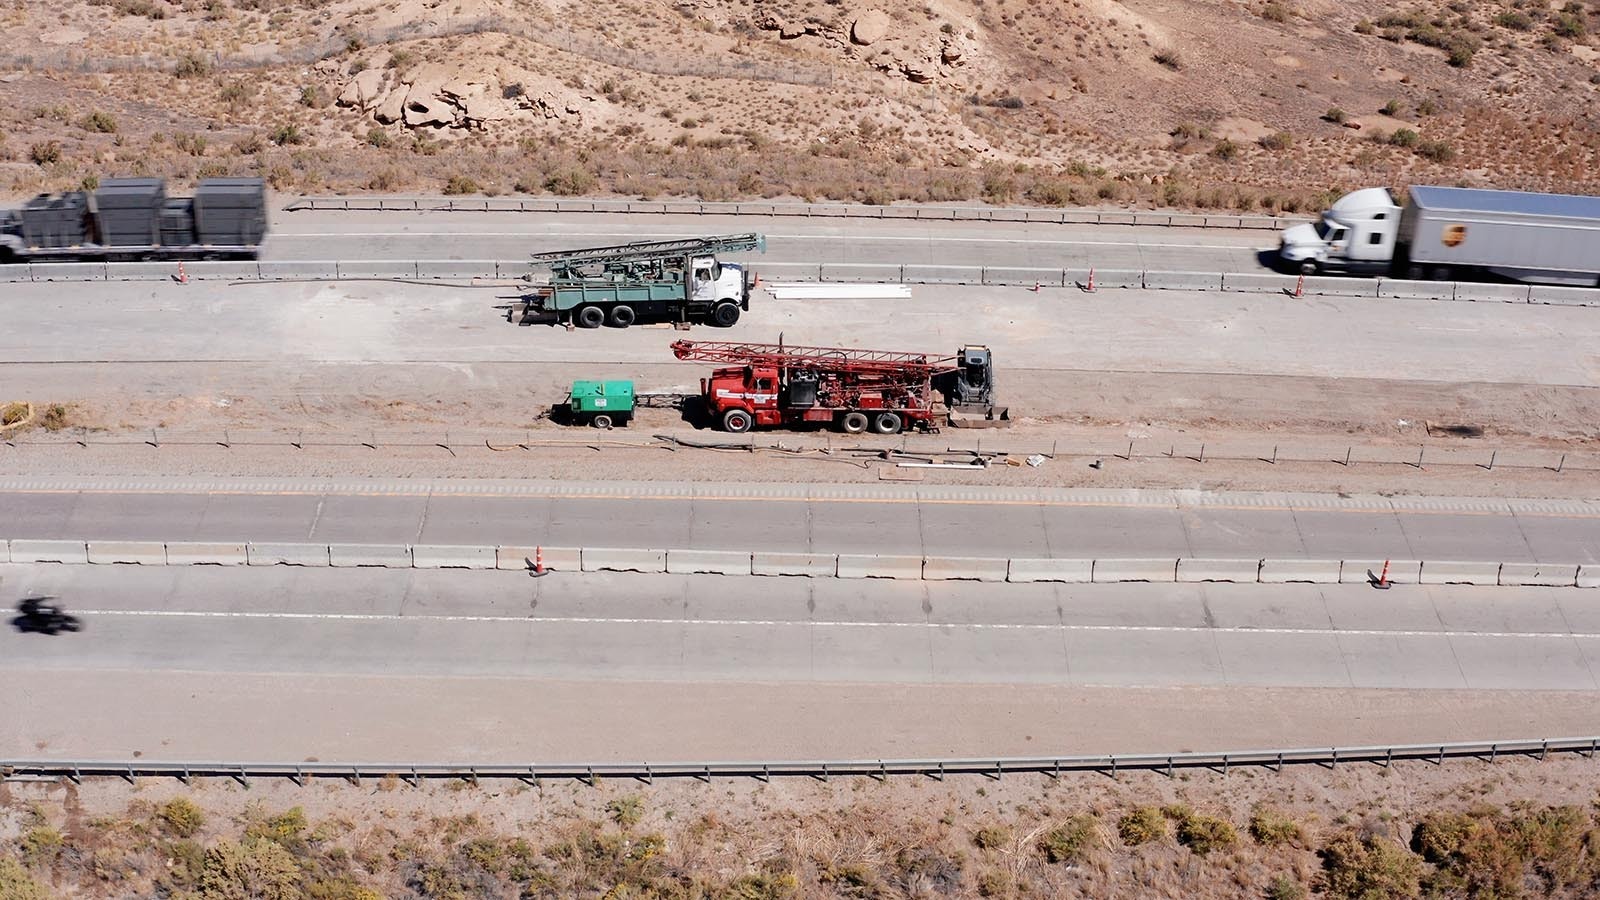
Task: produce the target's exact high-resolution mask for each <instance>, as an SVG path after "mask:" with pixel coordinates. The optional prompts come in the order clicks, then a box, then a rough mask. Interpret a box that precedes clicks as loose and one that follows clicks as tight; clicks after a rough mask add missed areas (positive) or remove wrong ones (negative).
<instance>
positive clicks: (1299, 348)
mask: <svg viewBox="0 0 1600 900" xmlns="http://www.w3.org/2000/svg"><path fill="white" fill-rule="evenodd" d="M518 296H520V294H519V292H518V291H517V290H516V289H515V288H514V287H511V286H497V285H485V286H481V287H467V286H455V285H450V286H423V285H414V284H399V283H391V282H348V283H284V284H276V283H265V284H262V283H250V284H239V285H229V284H222V283H217V282H196V283H191V284H187V285H179V284H163V283H133V282H128V283H122V282H114V283H36V284H19V285H8V286H7V288H6V290H5V291H4V292H3V296H0V320H3V321H4V322H5V323H6V327H5V328H3V329H0V381H4V380H9V379H10V378H19V379H20V378H23V377H26V376H27V371H26V367H25V366H24V365H23V364H42V365H47V366H60V365H62V364H63V363H67V362H81V363H99V362H104V363H140V364H143V365H147V366H148V365H164V364H171V363H175V362H181V361H201V362H207V363H210V364H212V365H215V366H217V367H218V368H217V371H218V372H219V374H226V373H228V372H229V371H230V368H229V367H238V366H246V367H249V368H250V370H251V371H255V370H257V369H258V368H259V367H260V366H283V367H287V370H288V371H296V370H299V369H302V368H304V367H305V366H306V365H308V364H314V363H336V362H358V363H363V364H375V363H389V364H411V363H433V364H448V365H459V366H471V365H473V364H475V363H492V362H507V363H509V362H517V363H527V364H533V363H540V364H550V363H566V362H572V363H583V364H585V366H586V368H582V369H579V368H576V367H575V368H574V370H573V372H572V376H571V377H600V376H605V377H613V376H621V377H631V374H632V371H633V368H632V367H634V366H638V365H644V364H668V365H674V366H676V367H677V368H678V369H679V370H680V371H681V372H682V377H681V378H680V379H677V380H676V382H677V383H678V384H689V385H693V384H695V383H696V381H697V379H698V378H699V377H700V376H701V375H702V374H704V372H705V370H706V368H707V366H706V365H705V364H703V363H697V362H685V363H677V362H675V361H674V359H673V356H672V354H671V352H670V351H669V349H668V345H669V344H670V343H671V342H672V341H674V340H677V339H680V338H684V337H689V338H692V339H696V340H707V341H715V340H739V341H752V342H776V341H777V340H779V338H780V337H781V338H782V339H783V340H785V341H786V342H787V343H789V344H791V345H793V344H815V345H822V346H847V347H866V348H874V349H884V350H914V351H924V352H939V353H954V352H955V351H956V350H957V349H958V348H959V347H960V346H962V345H963V344H968V343H981V344H987V345H989V346H990V347H992V348H993V349H994V351H995V355H996V361H997V364H998V366H999V368H1000V373H1001V379H1002V383H1003V384H1004V383H1006V382H1005V377H1006V373H1007V372H1014V371H1017V370H1021V369H1033V370H1097V371H1121V372H1167V373H1236V374H1260V375H1280V376H1314V377H1328V378H1369V379H1370V378H1388V379H1397V380H1420V381H1437V382H1453V383H1459V382H1468V381H1470V382H1498V383H1515V384H1546V385H1590V386H1592V385H1595V384H1597V379H1600V356H1597V354H1596V352H1595V349H1594V348H1595V347H1596V346H1600V316H1597V315H1595V314H1594V311H1593V310H1590V309H1584V308H1578V307H1559V306H1531V305H1527V304H1500V303H1455V302H1438V301H1425V300H1392V299H1382V300H1380V299H1335V298H1303V299H1300V300H1295V299H1292V298H1289V297H1285V296H1277V295H1267V294H1230V293H1220V292H1183V291H1120V290H1119V291H1113V290H1105V291H1101V292H1100V293H1097V294H1094V295H1087V294H1082V293H1080V292H1078V291H1076V290H1070V289H1059V288H1058V289H1053V290H1046V291H1043V292H1040V293H1034V292H1032V291H1030V290H1027V289H1023V288H997V287H950V286H921V285H919V286H916V287H915V288H914V290H913V297H912V298H911V299H909V300H812V301H805V300H787V301H779V300H772V299H770V298H768V297H767V296H766V294H765V292H760V293H758V295H757V296H756V297H755V298H753V299H752V301H751V310H750V312H749V313H747V314H746V316H745V318H744V319H743V320H742V321H741V322H740V323H739V324H738V325H737V326H735V327H734V328H732V329H714V328H696V329H695V330H694V331H693V332H692V333H690V334H687V335H686V334H684V333H683V332H676V331H673V330H671V329H667V328H660V327H657V328H631V329H627V330H617V329H610V328H602V329H595V330H592V331H589V330H581V329H580V330H577V331H573V332H567V331H565V330H562V329H558V328H554V327H549V326H543V325H538V326H532V327H517V326H514V325H511V324H509V323H507V322H506V321H505V318H504V307H505V306H506V305H507V304H510V303H512V302H514V301H515V300H516V298H517V297H518ZM128 371H129V372H130V373H131V372H133V371H134V370H131V369H130V370H128ZM235 371H236V368H235ZM127 377H131V378H137V377H138V376H137V375H134V374H129V375H128V376H127ZM285 377H287V376H285ZM668 386H669V385H654V384H652V385H647V387H654V388H665V387H668ZM75 389H76V388H75V386H74V385H63V386H62V387H61V392H62V393H67V392H70V391H72V390H75ZM1009 402H1010V403H1011V405H1012V406H1013V407H1018V408H1026V407H1028V406H1029V405H1030V402H1029V398H1028V397H1027V396H1013V397H1010V398H1009Z"/></svg>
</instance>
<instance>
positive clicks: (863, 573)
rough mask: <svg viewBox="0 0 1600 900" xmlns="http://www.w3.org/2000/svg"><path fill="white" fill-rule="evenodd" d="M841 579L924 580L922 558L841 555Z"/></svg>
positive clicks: (857, 554) (855, 554)
mask: <svg viewBox="0 0 1600 900" xmlns="http://www.w3.org/2000/svg"><path fill="white" fill-rule="evenodd" d="M839 577H840V578H899V579H907V580H910V581H920V580H921V579H922V557H920V556H875V555H872V556H869V555H865V554H859V553H850V554H845V553H841V554H839Z"/></svg>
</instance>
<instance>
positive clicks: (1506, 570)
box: [1499, 563, 1578, 587]
mask: <svg viewBox="0 0 1600 900" xmlns="http://www.w3.org/2000/svg"><path fill="white" fill-rule="evenodd" d="M1499 583H1500V584H1502V585H1506V586H1508V587H1512V586H1515V587H1524V586H1526V587H1577V585H1578V566H1577V564H1576V563H1564V564H1559V565H1557V564H1553V563H1501V564H1500V582H1499Z"/></svg>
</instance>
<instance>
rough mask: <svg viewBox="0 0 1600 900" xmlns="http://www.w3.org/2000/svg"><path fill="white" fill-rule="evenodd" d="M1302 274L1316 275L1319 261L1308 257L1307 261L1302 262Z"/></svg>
mask: <svg viewBox="0 0 1600 900" xmlns="http://www.w3.org/2000/svg"><path fill="white" fill-rule="evenodd" d="M1300 274H1301V275H1315V274H1317V261H1316V260H1314V259H1308V260H1306V261H1305V262H1302V263H1301V264H1300Z"/></svg>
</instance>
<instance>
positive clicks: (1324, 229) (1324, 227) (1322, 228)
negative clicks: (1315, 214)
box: [1317, 219, 1338, 240]
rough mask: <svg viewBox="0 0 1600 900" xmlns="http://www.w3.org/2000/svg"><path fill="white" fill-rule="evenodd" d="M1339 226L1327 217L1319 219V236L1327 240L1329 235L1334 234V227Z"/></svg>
mask: <svg viewBox="0 0 1600 900" xmlns="http://www.w3.org/2000/svg"><path fill="white" fill-rule="evenodd" d="M1337 227H1338V226H1336V225H1334V224H1333V223H1332V222H1329V221H1328V220H1327V219H1318V220H1317V237H1319V238H1322V239H1323V240H1327V239H1328V235H1330V234H1333V231H1334V229H1335V228H1337Z"/></svg>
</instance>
